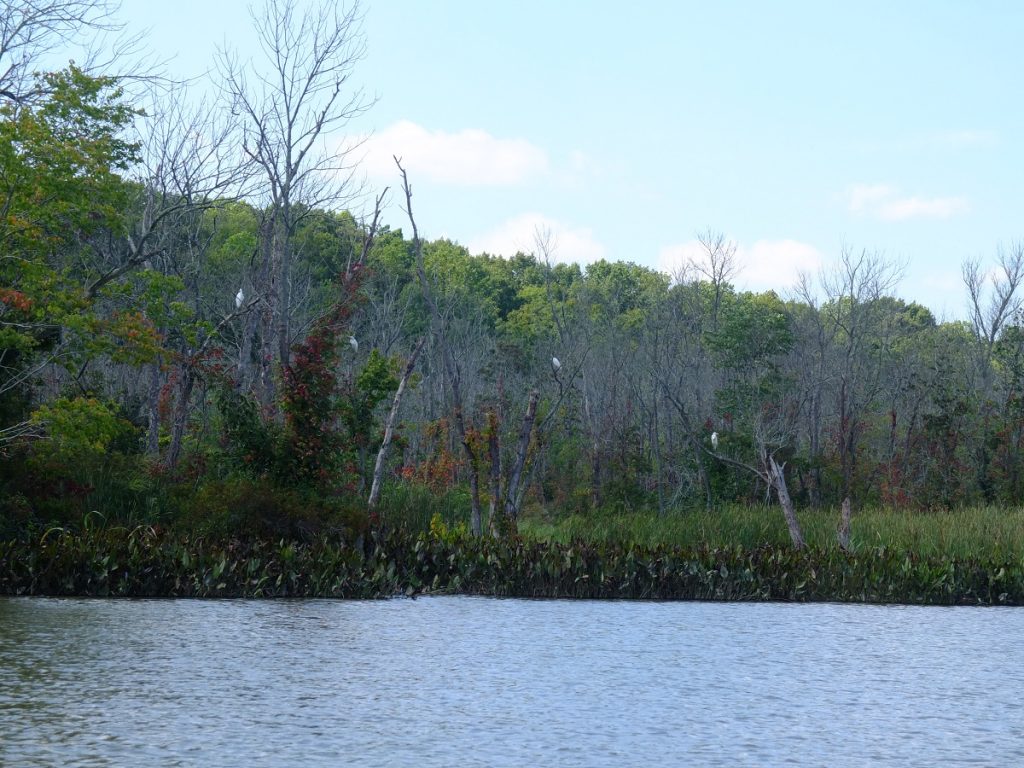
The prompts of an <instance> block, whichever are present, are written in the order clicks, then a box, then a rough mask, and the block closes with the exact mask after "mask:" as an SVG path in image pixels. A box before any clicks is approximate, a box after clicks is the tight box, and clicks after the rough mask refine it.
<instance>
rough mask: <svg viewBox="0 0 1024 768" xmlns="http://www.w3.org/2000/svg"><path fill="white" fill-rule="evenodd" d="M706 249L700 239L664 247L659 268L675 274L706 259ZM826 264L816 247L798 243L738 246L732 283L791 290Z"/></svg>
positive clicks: (789, 241)
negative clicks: (691, 263)
mask: <svg viewBox="0 0 1024 768" xmlns="http://www.w3.org/2000/svg"><path fill="white" fill-rule="evenodd" d="M705 258H706V252H705V250H704V247H703V246H702V245H701V244H700V243H699V242H698V241H697V240H690V241H689V242H686V243H681V244H678V245H670V246H666V247H665V248H662V249H661V251H660V252H659V254H658V268H659V269H661V270H662V271H663V272H668V273H669V274H674V273H675V272H676V271H677V270H679V268H680V267H682V266H683V265H684V264H687V263H690V262H693V261H695V262H698V263H699V262H701V261H703V260H705ZM822 264H823V259H822V256H821V253H820V252H819V251H818V249H817V248H815V247H814V246H813V245H810V244H808V243H802V242H800V241H799V240H756V241H755V242H753V243H752V244H750V245H743V244H737V245H736V266H737V271H736V274H735V275H734V277H733V280H732V282H733V283H734V284H735V285H736V286H737V287H739V288H746V289H750V290H754V291H769V290H772V291H776V292H781V291H785V290H787V289H789V288H792V287H793V286H794V285H795V284H796V282H797V280H798V279H799V277H800V274H801V273H802V272H807V273H812V274H814V273H817V272H818V271H819V270H820V269H821V266H822Z"/></svg>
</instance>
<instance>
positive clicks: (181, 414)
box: [164, 363, 196, 469]
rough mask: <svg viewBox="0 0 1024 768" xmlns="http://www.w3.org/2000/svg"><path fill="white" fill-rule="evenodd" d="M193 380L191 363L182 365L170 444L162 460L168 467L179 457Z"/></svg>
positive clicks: (174, 464)
mask: <svg viewBox="0 0 1024 768" xmlns="http://www.w3.org/2000/svg"><path fill="white" fill-rule="evenodd" d="M195 381H196V377H195V371H194V369H193V368H192V365H191V364H188V363H186V364H185V365H184V366H182V371H181V381H180V383H179V385H178V399H177V402H176V403H175V404H174V418H173V420H172V424H171V445H170V447H169V448H168V449H167V459H166V460H165V462H164V464H165V465H166V466H167V467H168V468H169V469H173V468H174V467H175V466H177V464H178V459H179V458H180V457H181V442H182V440H183V439H184V436H185V427H186V426H187V425H188V411H189V401H190V400H191V399H192V388H193V386H194V385H195Z"/></svg>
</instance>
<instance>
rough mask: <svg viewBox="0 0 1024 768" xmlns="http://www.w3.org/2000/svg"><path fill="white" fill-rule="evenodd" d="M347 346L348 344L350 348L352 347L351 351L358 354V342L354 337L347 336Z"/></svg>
mask: <svg viewBox="0 0 1024 768" xmlns="http://www.w3.org/2000/svg"><path fill="white" fill-rule="evenodd" d="M348 344H349V346H350V347H352V351H353V352H358V351H359V342H358V341H356V337H355V336H349V337H348Z"/></svg>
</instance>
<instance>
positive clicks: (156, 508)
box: [0, 0, 1024, 535]
mask: <svg viewBox="0 0 1024 768" xmlns="http://www.w3.org/2000/svg"><path fill="white" fill-rule="evenodd" d="M293 6H294V7H293ZM108 10H109V9H108V8H107V7H106V4H105V3H102V2H95V1H93V0H65V1H64V2H51V3H26V2H18V0H3V2H0V14H2V15H3V17H4V19H3V22H2V24H0V35H2V39H0V213H2V215H0V459H2V461H0V523H2V525H0V534H5V535H17V534H19V533H22V532H25V531H37V530H42V529H45V528H46V527H48V526H51V525H65V526H77V525H83V524H88V520H89V519H90V516H96V515H98V516H99V517H101V518H102V519H104V520H106V521H119V522H122V523H125V524H131V523H143V522H144V523H148V524H161V525H167V526H185V527H188V528H190V529H199V530H203V531H208V532H210V533H220V534H227V533H231V532H233V531H243V530H244V531H253V532H267V533H272V534H275V535H276V534H279V533H280V534H285V533H287V534H294V535H305V534H307V533H309V532H314V531H318V530H322V529H335V528H361V527H365V526H367V525H370V524H375V523H376V524H381V523H383V524H386V523H387V522H388V521H389V519H393V518H394V517H395V515H397V514H398V510H400V509H404V508H407V507H409V506H410V505H413V506H414V505H424V506H427V507H429V506H431V505H435V506H436V505H437V504H438V503H439V501H440V500H444V502H445V504H446V505H447V507H446V508H448V509H452V510H456V511H457V513H458V515H461V518H462V519H463V520H464V521H465V522H466V524H467V525H468V526H469V527H470V528H471V530H472V531H473V532H476V533H481V532H484V531H487V530H490V531H494V532H497V533H500V532H504V531H508V530H510V529H514V527H515V525H516V521H517V519H518V518H519V516H520V515H521V514H524V513H526V512H530V513H536V514H541V515H546V516H558V515H562V514H566V513H578V514H583V515H586V514H591V513H593V512H595V511H600V510H605V511H608V510H610V511H623V510H650V511H657V512H658V513H660V514H663V515H677V514H685V513H686V512H687V511H688V510H693V509H695V508H700V509H705V508H706V509H711V510H714V509H716V508H718V507H720V506H721V505H724V504H729V503H736V502H739V503H762V502H764V501H765V500H766V499H769V498H770V499H771V500H773V501H774V500H776V499H779V500H782V501H783V504H784V505H786V504H787V503H788V499H791V500H792V503H793V505H795V506H796V507H801V506H808V507H828V506H836V507H838V506H839V505H840V504H841V503H843V501H844V500H849V501H850V502H851V503H852V506H853V508H854V510H856V509H858V508H864V507H868V506H886V507H897V508H904V509H907V510H915V511H916V510H931V509H937V508H944V509H945V508H954V507H959V506H963V505H968V504H973V503H980V502H986V503H1011V502H1016V501H1017V500H1018V499H1020V498H1021V496H1022V493H1024V458H1022V452H1021V447H1022V441H1024V401H1022V394H1024V393H1022V387H1024V327H1022V322H1021V321H1022V318H1021V300H1022V294H1021V290H1022V288H1021V282H1022V280H1024V247H1018V246H1014V247H1010V248H1007V249H1004V250H1000V251H998V253H997V255H996V257H995V258H994V259H993V263H992V265H988V264H981V263H977V262H967V263H965V265H964V268H963V279H964V304H965V307H969V308H970V315H969V319H968V320H966V321H951V322H938V321H937V320H936V318H935V317H934V316H933V314H932V313H931V312H930V311H929V310H928V309H927V308H925V307H923V306H920V305H918V304H915V303H907V302H905V301H903V300H901V299H899V298H897V297H896V296H895V295H894V292H895V290H896V289H897V286H898V278H899V269H898V266H897V265H894V264H891V263H888V262H887V261H886V260H885V259H884V258H883V257H881V256H880V255H878V254H876V253H874V252H872V251H871V250H869V249H866V250H862V249H860V248H849V249H846V250H843V251H842V252H841V253H840V254H838V257H837V259H836V261H835V263H834V266H833V267H832V268H830V269H829V270H827V271H826V272H825V273H823V274H821V275H818V276H813V277H808V278H807V279H805V280H804V281H802V282H801V283H800V284H799V285H796V286H794V288H793V291H792V292H791V293H788V294H787V295H785V296H779V295H776V294H775V293H771V292H766V293H752V292H743V291H738V290H737V289H736V288H735V287H734V281H735V279H736V277H737V274H736V269H737V262H736V258H735V252H736V249H735V246H734V245H733V244H732V243H730V242H729V241H728V239H726V238H724V237H723V236H721V235H718V234H716V233H715V232H713V231H708V232H707V233H705V234H704V235H702V236H701V238H700V240H701V243H702V244H703V246H704V254H703V257H702V258H700V259H695V260H694V261H692V262H691V263H689V264H687V265H683V266H682V267H681V268H680V270H679V271H678V272H677V273H676V274H674V275H666V274H663V273H660V272H657V271H655V270H652V269H650V268H647V267H644V266H639V265H637V264H636V263H634V262H632V261H629V259H631V258H633V259H638V258H640V257H641V256H642V254H620V256H621V257H622V260H620V261H598V262H596V263H592V264H589V265H586V266H580V265H577V264H567V263H560V262H559V261H558V260H557V255H558V251H557V243H556V242H554V241H553V240H552V239H550V238H548V237H546V236H545V234H544V233H543V232H538V233H537V239H536V244H535V248H534V249H533V251H532V252H529V253H519V254H517V255H515V256H513V257H510V258H504V257H500V256H496V255H491V254H487V253H481V254H474V253H471V252H469V251H468V250H467V249H466V248H464V247H463V246H461V245H460V244H459V243H458V242H454V241H451V240H447V239H441V240H433V241H426V240H423V239H421V238H420V237H419V236H418V234H417V228H416V226H417V224H419V225H420V226H423V225H425V224H427V222H420V221H416V219H415V210H414V202H415V198H414V197H413V196H412V188H413V187H414V185H415V181H416V179H415V178H409V179H407V178H406V176H405V173H404V171H403V170H402V168H401V166H400V164H399V162H398V161H396V167H395V181H394V184H393V186H392V187H391V188H390V189H389V190H378V191H376V192H375V191H373V190H367V189H364V188H361V187H360V185H359V184H358V179H359V169H358V164H357V163H356V161H357V158H358V152H357V151H356V148H353V149H352V150H350V151H349V152H348V153H347V154H343V155H342V156H338V155H337V154H336V153H331V152H327V151H325V150H324V147H325V146H326V145H325V142H324V138H325V136H327V135H329V133H330V132H331V131H333V130H340V129H343V128H344V127H345V125H346V124H347V123H348V122H349V121H350V120H351V119H352V118H353V117H355V116H356V115H358V114H361V113H362V112H363V111H365V110H366V109H368V108H370V106H371V105H370V101H369V100H368V99H366V98H364V96H363V95H362V93H361V91H359V90H358V89H355V88H353V87H352V86H351V85H350V79H351V75H352V72H353V68H354V67H355V65H356V64H357V62H358V60H359V58H360V52H361V46H362V45H363V40H362V37H361V34H360V31H359V16H358V11H357V10H352V11H349V12H346V13H338V12H337V9H336V8H335V7H334V4H327V5H325V6H324V7H323V8H316V9H309V10H308V11H306V13H305V15H304V14H303V13H302V12H300V8H299V6H297V5H295V4H293V3H290V2H285V1H283V0H282V1H281V2H273V1H272V2H269V3H267V4H266V5H265V6H264V7H263V8H262V9H258V10H257V11H256V12H255V14H254V22H255V30H256V34H257V35H258V38H259V40H260V43H261V46H262V51H263V53H264V54H265V56H266V61H267V63H268V65H269V66H270V67H271V68H273V67H274V66H276V67H278V72H277V74H279V75H280V77H277V78H273V77H266V78H263V79H260V78H257V77H254V76H251V75H248V74H247V72H246V69H245V67H243V66H241V65H240V64H239V63H238V61H237V59H235V58H233V57H232V55H231V54H230V52H227V53H225V54H224V55H223V56H222V57H221V59H220V60H219V61H218V62H217V65H216V67H215V68H214V72H215V74H214V78H216V79H217V82H216V85H217V88H216V93H218V94H219V96H217V97H215V98H213V99H211V100H207V101H200V100H198V99H196V98H193V97H191V96H189V95H188V94H187V92H186V89H185V87H184V86H182V85H178V84H173V83H168V81H166V79H164V78H161V77H156V76H152V75H147V74H145V73H139V72H130V73H128V74H120V73H119V72H120V70H118V69H117V65H118V62H116V61H115V62H114V63H113V64H111V63H107V64H106V65H105V66H106V67H107V68H106V69H102V68H97V66H95V65H93V63H92V62H90V63H89V64H83V65H82V66H78V65H75V64H69V65H68V66H66V67H64V68H60V69H54V70H53V71H45V69H43V68H42V64H41V62H42V61H43V60H44V56H43V55H44V54H50V55H52V54H53V53H54V52H59V50H60V48H61V46H63V45H64V44H65V43H66V42H67V41H68V40H70V39H73V38H75V37H76V36H81V35H89V34H92V33H94V32H95V31H96V30H97V29H98V28H101V27H102V26H103V25H104V24H106V21H105V20H106V18H107V17H106V13H107V11H108ZM399 161H400V158H399ZM374 203H376V206H374ZM388 206H389V207H391V209H392V210H395V209H403V210H404V211H405V216H406V219H405V220H406V221H407V222H408V224H407V226H403V228H401V229H399V228H395V227H388V226H383V225H380V224H379V222H380V219H381V210H382V208H384V207H388ZM430 224H431V225H433V226H440V225H441V224H442V223H440V222H430ZM664 224H665V226H671V222H666V223H664ZM648 226H657V223H652V224H648Z"/></svg>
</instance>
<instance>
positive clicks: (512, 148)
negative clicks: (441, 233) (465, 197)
mask: <svg viewBox="0 0 1024 768" xmlns="http://www.w3.org/2000/svg"><path fill="white" fill-rule="evenodd" d="M362 148H363V151H364V152H365V155H366V156H365V159H364V161H363V167H364V168H365V169H366V171H367V173H369V174H370V175H371V176H378V177H385V178H390V177H393V176H394V174H395V172H396V169H395V161H394V159H393V156H394V155H397V156H398V157H399V159H401V161H402V165H403V166H405V169H406V170H407V171H408V172H409V175H410V178H411V180H412V181H413V183H415V182H416V180H417V179H418V178H422V179H428V180H430V181H435V182H440V183H444V184H455V185H461V186H509V185H514V184H520V183H522V182H524V181H526V180H527V179H530V178H532V177H535V176H539V175H541V174H544V173H546V172H547V170H548V156H547V154H546V153H545V152H544V150H542V149H540V148H539V147H537V146H534V145H533V144H531V143H530V142H529V141H527V140H526V139H503V138H497V137H495V136H492V135H491V134H489V133H487V131H483V130H479V129H476V128H466V129H464V130H461V131H458V132H457V133H447V132H445V131H430V130H427V129H426V128H424V127H423V126H421V125H417V124H416V123H414V122H411V121H409V120H400V121H398V122H397V123H394V124H393V125H390V126H388V127H387V128H385V129H384V130H383V131H381V132H380V133H376V134H374V135H373V136H370V137H369V138H368V139H366V141H365V143H364V144H363V147H362Z"/></svg>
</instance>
